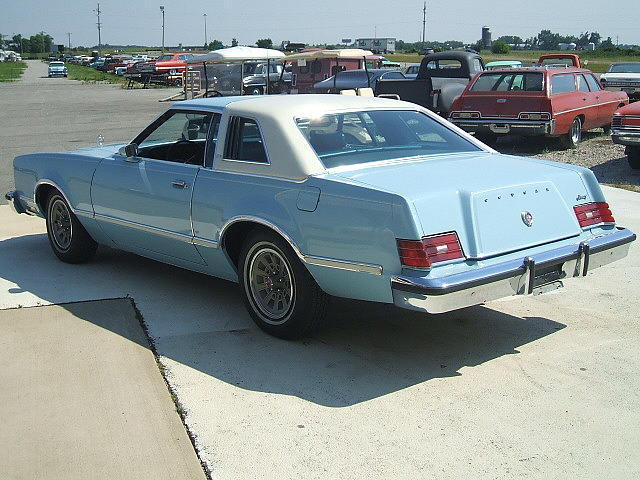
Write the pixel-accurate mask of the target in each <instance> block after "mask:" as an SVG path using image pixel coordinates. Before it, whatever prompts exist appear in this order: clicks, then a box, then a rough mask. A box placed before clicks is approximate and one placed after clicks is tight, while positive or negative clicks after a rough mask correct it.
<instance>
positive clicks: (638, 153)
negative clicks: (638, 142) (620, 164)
mask: <svg viewBox="0 0 640 480" xmlns="http://www.w3.org/2000/svg"><path fill="white" fill-rule="evenodd" d="M624 153H626V154H627V161H628V162H629V166H630V167H631V168H633V169H634V170H638V169H640V147H635V146H628V147H627V148H625V149H624Z"/></svg>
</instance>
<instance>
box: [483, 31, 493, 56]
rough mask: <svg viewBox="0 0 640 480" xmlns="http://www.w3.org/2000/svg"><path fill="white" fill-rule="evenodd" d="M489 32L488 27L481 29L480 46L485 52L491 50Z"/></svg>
mask: <svg viewBox="0 0 640 480" xmlns="http://www.w3.org/2000/svg"><path fill="white" fill-rule="evenodd" d="M491 43H492V42H491V30H490V29H489V27H486V26H485V27H482V46H483V47H484V48H486V49H487V50H488V49H490V48H491Z"/></svg>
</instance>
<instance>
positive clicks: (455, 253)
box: [396, 231, 466, 269]
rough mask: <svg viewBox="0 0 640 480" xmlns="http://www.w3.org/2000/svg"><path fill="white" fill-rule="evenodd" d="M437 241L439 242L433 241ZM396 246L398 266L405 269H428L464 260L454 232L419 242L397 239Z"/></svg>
mask: <svg viewBox="0 0 640 480" xmlns="http://www.w3.org/2000/svg"><path fill="white" fill-rule="evenodd" d="M437 239H439V240H440V241H434V240H437ZM396 245H397V248H398V256H399V257H400V264H401V265H402V266H403V267H406V268H415V269H429V268H431V267H432V266H433V265H434V264H435V263H444V262H450V261H455V260H460V259H464V258H466V256H465V254H464V250H463V249H462V244H461V243H460V237H458V234H457V232H455V231H451V232H443V233H437V234H434V235H427V236H424V237H422V238H421V239H420V240H410V239H404V238H397V239H396ZM452 246H453V247H452ZM442 257H445V258H442Z"/></svg>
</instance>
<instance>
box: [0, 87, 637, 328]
mask: <svg viewBox="0 0 640 480" xmlns="http://www.w3.org/2000/svg"><path fill="white" fill-rule="evenodd" d="M14 170H15V188H16V189H15V190H14V191H11V192H9V193H7V195H6V197H7V199H9V200H10V201H11V202H12V204H13V206H14V208H15V209H16V211H17V212H18V213H27V214H33V215H38V216H41V217H44V218H45V219H46V223H47V231H48V234H49V242H50V244H51V247H52V249H53V252H54V253H55V254H56V255H57V256H58V257H59V258H60V259H61V260H62V261H64V262H69V263H78V262H84V261H86V260H89V259H90V258H91V257H92V256H93V254H94V253H95V251H96V248H97V246H98V244H102V245H108V246H111V247H117V248H121V249H123V250H128V251H130V252H134V253H137V254H139V255H143V256H145V257H150V258H153V259H156V260H160V261H162V262H166V263H170V264H173V265H178V266H181V267H184V268H187V269H190V270H194V271H198V272H204V273H207V274H210V275H214V276H216V277H220V278H224V279H227V280H231V281H235V282H239V283H240V286H241V289H242V292H243V294H244V298H245V301H246V306H247V309H248V311H249V313H250V314H251V316H252V318H253V319H254V320H255V322H256V323H257V324H258V325H259V326H260V327H261V328H262V329H263V330H265V331H267V332H268V333H270V334H273V335H276V336H279V337H283V338H296V337H301V336H306V335H309V334H310V333H311V332H313V331H314V330H315V329H316V328H317V327H319V326H320V325H321V323H322V320H323V317H324V316H325V312H326V306H327V302H328V300H329V298H330V296H332V295H333V296H339V297H347V298H353V299H360V300H370V301H375V302H385V303H394V304H396V305H397V306H399V307H403V308H408V309H413V310H419V311H423V312H429V313H440V312H446V311H450V310H454V309H459V308H463V307H467V306H470V305H476V304H481V303H484V302H487V301H489V300H494V299H497V298H501V297H506V296H510V295H527V294H536V293H543V292H546V291H548V290H552V289H556V288H559V287H561V286H562V281H563V280H564V279H567V278H571V277H584V276H585V275H586V274H587V272H588V271H590V270H592V269H594V268H596V267H599V266H601V265H604V264H607V263H610V262H613V261H615V260H618V259H621V258H623V257H625V256H626V255H627V252H628V249H629V245H630V243H631V242H632V241H633V240H635V235H634V234H633V233H632V232H630V231H629V230H627V229H624V228H620V227H618V226H616V224H615V221H614V218H613V216H612V213H611V211H610V210H609V208H608V206H607V204H606V203H605V198H604V196H603V194H602V191H601V189H600V187H599V185H598V182H597V181H596V179H595V177H594V175H593V174H592V172H591V171H590V170H587V169H585V168H581V167H576V166H573V165H567V164H561V163H553V162H548V161H544V160H538V159H533V158H521V157H513V156H507V155H501V154H499V153H497V152H495V151H494V150H492V149H491V148H489V147H487V146H486V145H484V144H482V143H480V142H479V141H477V140H475V139H474V138H473V137H472V136H470V135H468V134H467V133H465V132H463V131H462V130H460V129H458V128H457V127H455V126H453V125H452V124H450V123H449V122H447V121H446V120H444V119H442V118H440V117H438V116H437V115H434V114H433V113H431V112H429V111H428V110H426V109H423V108H422V107H419V106H417V105H414V104H411V103H405V102H401V101H397V100H391V99H380V98H367V97H354V96H343V95H279V96H268V97H267V96H265V97H247V96H244V97H222V98H210V99H200V100H191V101H185V102H180V103H177V104H175V105H174V106H172V107H171V108H170V109H169V110H168V111H167V112H166V113H164V114H163V115H161V116H160V117H159V118H158V119H157V120H155V121H154V122H153V123H151V125H149V126H148V127H147V128H146V129H145V130H144V131H142V133H140V134H139V135H138V136H136V137H135V138H134V139H133V140H132V141H131V142H130V143H129V144H127V145H113V146H104V147H98V148H86V149H81V150H77V151H74V152H70V153H39V154H32V155H23V156H19V157H17V158H16V159H15V160H14ZM584 301H587V300H586V299H584Z"/></svg>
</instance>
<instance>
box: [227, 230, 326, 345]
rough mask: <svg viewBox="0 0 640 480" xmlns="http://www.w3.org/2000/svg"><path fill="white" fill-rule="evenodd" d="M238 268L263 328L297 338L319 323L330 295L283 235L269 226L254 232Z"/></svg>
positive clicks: (247, 299) (256, 319)
mask: <svg viewBox="0 0 640 480" xmlns="http://www.w3.org/2000/svg"><path fill="white" fill-rule="evenodd" d="M238 272H239V277H240V285H241V286H242V289H243V292H244V299H245V305H246V307H247V310H248V311H249V314H250V315H251V318H252V319H253V321H254V322H255V323H256V324H257V325H258V327H260V328H261V329H262V330H264V331H265V332H267V333H269V334H271V335H274V336H276V337H280V338H285V339H295V338H301V337H305V336H308V335H310V334H312V333H313V332H314V331H316V330H317V329H318V328H319V327H320V325H321V323H322V321H323V320H324V317H325V315H326V310H327V303H328V296H327V294H326V293H324V292H323V291H322V289H321V288H320V287H319V286H318V284H317V283H316V282H315V280H314V279H313V277H312V276H311V275H310V274H309V272H308V271H307V269H306V268H305V267H304V265H302V263H301V262H300V260H298V258H297V256H296V254H295V252H294V251H293V249H292V248H291V247H290V246H289V244H288V243H287V242H285V241H284V240H283V239H282V238H281V237H280V236H278V235H276V234H275V233H273V232H271V231H268V230H255V231H254V232H253V233H251V234H250V235H249V237H248V238H247V240H246V242H245V244H244V246H243V247H242V251H241V252H240V258H239V260H238Z"/></svg>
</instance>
